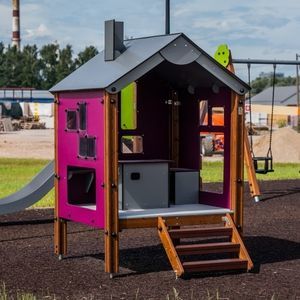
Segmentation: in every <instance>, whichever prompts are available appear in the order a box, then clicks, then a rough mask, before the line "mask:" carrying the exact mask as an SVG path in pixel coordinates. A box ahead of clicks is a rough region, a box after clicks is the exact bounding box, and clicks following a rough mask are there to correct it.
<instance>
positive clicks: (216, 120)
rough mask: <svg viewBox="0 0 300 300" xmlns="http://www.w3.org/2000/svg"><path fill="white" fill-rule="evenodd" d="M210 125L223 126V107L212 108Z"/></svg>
mask: <svg viewBox="0 0 300 300" xmlns="http://www.w3.org/2000/svg"><path fill="white" fill-rule="evenodd" d="M212 125H213V126H224V107H213V108H212Z"/></svg>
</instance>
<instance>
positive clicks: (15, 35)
mask: <svg viewBox="0 0 300 300" xmlns="http://www.w3.org/2000/svg"><path fill="white" fill-rule="evenodd" d="M12 7H13V12H12V16H13V19H12V43H11V45H12V46H16V47H17V49H18V50H20V41H21V39H20V1H19V0H12Z"/></svg>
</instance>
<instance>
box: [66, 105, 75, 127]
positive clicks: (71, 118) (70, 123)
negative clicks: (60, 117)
mask: <svg viewBox="0 0 300 300" xmlns="http://www.w3.org/2000/svg"><path fill="white" fill-rule="evenodd" d="M66 113H67V124H66V130H70V131H73V130H74V131H76V130H77V113H76V110H67V111H66Z"/></svg>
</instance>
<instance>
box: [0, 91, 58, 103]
mask: <svg viewBox="0 0 300 300" xmlns="http://www.w3.org/2000/svg"><path fill="white" fill-rule="evenodd" d="M0 101H18V102H53V101H54V96H53V95H52V94H51V93H49V91H47V90H30V89H22V88H19V89H18V88H5V89H0Z"/></svg>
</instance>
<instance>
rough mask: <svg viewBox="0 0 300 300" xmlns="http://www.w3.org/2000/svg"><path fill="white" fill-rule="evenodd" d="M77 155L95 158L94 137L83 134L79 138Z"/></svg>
mask: <svg viewBox="0 0 300 300" xmlns="http://www.w3.org/2000/svg"><path fill="white" fill-rule="evenodd" d="M79 156H80V157H83V158H96V138H95V137H89V136H84V137H80V138H79Z"/></svg>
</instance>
